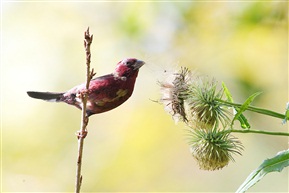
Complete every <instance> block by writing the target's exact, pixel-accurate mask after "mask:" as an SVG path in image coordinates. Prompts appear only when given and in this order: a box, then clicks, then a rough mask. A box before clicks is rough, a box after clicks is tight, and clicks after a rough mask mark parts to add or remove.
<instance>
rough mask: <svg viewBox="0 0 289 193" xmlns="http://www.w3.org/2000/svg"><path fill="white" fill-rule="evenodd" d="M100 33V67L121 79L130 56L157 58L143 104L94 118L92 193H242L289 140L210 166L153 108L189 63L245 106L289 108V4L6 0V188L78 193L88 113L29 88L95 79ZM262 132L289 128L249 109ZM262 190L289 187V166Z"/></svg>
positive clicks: (256, 146) (88, 169)
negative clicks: (83, 121) (86, 39)
mask: <svg viewBox="0 0 289 193" xmlns="http://www.w3.org/2000/svg"><path fill="white" fill-rule="evenodd" d="M88 26H89V27H90V32H91V33H92V34H93V35H94V40H93V43H92V50H91V51H92V64H91V65H92V67H93V68H94V69H95V71H96V72H97V75H96V76H100V75H103V74H106V73H110V72H112V71H113V70H114V67H115V64H116V63H117V62H118V61H119V60H121V59H123V58H126V57H136V58H138V59H141V60H144V61H146V63H147V64H146V65H145V66H143V67H142V68H141V70H140V73H139V77H138V79H137V82H136V87H135V91H134V93H133V95H132V97H131V98H130V99H129V100H128V101H127V102H126V103H124V104H123V105H122V106H120V107H118V108H117V109H115V110H113V111H110V112H107V113H104V114H100V115H94V116H92V117H91V118H90V122H89V126H88V130H89V133H88V136H87V138H86V139H85V147H84V157H83V170H82V174H83V185H82V191H84V192H85V191H87V192H96V191H99V192H108V191H115V192H126V191H133V192H136V191H142V192H160V191H163V192H182V191H186V192H225V191H227V192H233V191H235V190H237V188H238V187H239V185H241V183H242V182H243V181H244V180H245V179H246V177H247V176H248V175H249V173H250V172H251V171H252V170H254V169H255V168H257V167H258V166H259V165H260V164H261V162H262V161H263V160H264V159H266V158H269V157H273V156H274V155H275V154H276V153H277V152H278V151H281V150H284V149H287V148H288V138H286V137H278V136H264V135H257V134H235V136H237V137H238V138H239V139H240V140H241V141H242V143H243V145H244V146H245V150H244V151H243V155H242V156H235V162H231V163H230V164H229V165H228V166H227V167H225V168H223V169H222V170H219V171H214V172H209V171H202V170H199V168H198V165H197V163H196V161H195V160H194V159H193V158H192V156H191V155H190V152H189V146H188V145H187V143H186V140H185V132H184V130H183V129H184V128H185V125H184V124H182V123H179V124H177V125H176V124H175V123H174V122H173V120H172V118H171V117H170V116H169V115H168V114H167V113H166V112H165V111H164V110H163V106H162V105H159V104H157V103H154V102H152V101H151V100H157V99H159V98H160V93H159V86H158V84H157V81H159V80H162V79H163V78H164V75H163V74H164V73H163V72H164V71H165V70H166V71H170V70H177V69H178V66H187V67H189V68H190V69H191V70H193V71H196V72H197V73H199V74H202V75H207V76H209V77H212V78H213V77H214V78H215V79H216V80H218V81H219V83H221V82H222V81H224V82H225V83H226V85H227V86H228V88H229V89H230V91H231V92H232V94H233V97H234V99H235V101H236V102H239V103H242V102H243V101H244V100H245V99H246V97H248V96H249V95H251V94H253V93H254V92H257V91H262V92H263V94H262V95H261V96H259V97H258V99H256V101H254V105H255V106H259V107H263V108H267V109H271V110H274V111H278V112H281V113H282V112H284V110H285V105H286V102H287V101H288V3H287V2H276V1H267V2H259V3H258V2H242V1H239V2H233V1H222V2H217V1H216V2H213V1H212V2H209V1H208V2H201V1H200V2H179V3H178V2H158V3H153V2H130V3H125V2H74V3H73V2H43V3H42V2H30V3H29V2H22V3H21V2H7V1H6V2H2V29H1V32H2V40H1V44H2V53H1V111H2V114H1V118H2V119H1V130H2V160H1V161H2V168H1V169H2V191H4V192H12V191H14V192H15V191H18V192H20V191H21V192H24V191H25V192H31V191H36V192H55V191H58V192H64V191H67V192H71V191H73V190H74V181H75V170H76V157H77V155H76V154H77V140H76V136H75V133H76V131H77V130H78V129H79V127H80V114H81V113H80V111H79V110H78V109H76V108H74V107H71V106H68V105H65V104H56V103H46V102H43V101H40V100H34V99H31V98H29V97H28V96H27V94H26V91H28V90H35V91H65V90H68V89H70V88H71V87H72V86H74V85H77V84H79V83H81V82H84V80H85V53H84V49H83V33H84V31H85V30H86V28H87V27H88ZM246 115H247V117H248V119H249V121H250V122H251V125H252V129H264V130H269V131H283V132H286V131H287V125H281V120H277V119H273V118H270V117H266V116H262V115H256V114H252V113H246ZM250 191H254V192H256V191H261V192H263V191H270V192H287V191H288V169H285V170H284V171H283V172H282V173H272V174H269V175H267V176H265V178H264V179H263V180H261V181H260V182H259V183H258V184H257V185H256V186H254V187H253V188H252V189H250Z"/></svg>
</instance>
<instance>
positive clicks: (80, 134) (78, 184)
mask: <svg viewBox="0 0 289 193" xmlns="http://www.w3.org/2000/svg"><path fill="white" fill-rule="evenodd" d="M92 38H93V35H90V34H89V28H87V30H86V31H85V33H84V48H85V54H86V91H85V92H83V93H80V96H79V97H80V98H81V100H82V115H81V128H80V131H78V132H77V138H78V157H77V168H76V182H75V192H76V193H79V192H80V187H81V182H82V175H81V165H82V154H83V143H84V138H85V137H86V135H87V129H86V127H87V124H88V120H89V119H88V117H87V116H86V103H87V97H88V89H89V83H90V80H91V79H92V77H93V76H94V75H95V73H94V72H93V69H92V70H91V71H90V57H91V53H90V45H91V43H92Z"/></svg>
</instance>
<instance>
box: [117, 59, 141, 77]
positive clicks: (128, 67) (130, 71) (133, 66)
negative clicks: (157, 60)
mask: <svg viewBox="0 0 289 193" xmlns="http://www.w3.org/2000/svg"><path fill="white" fill-rule="evenodd" d="M144 64H145V62H144V61H141V60H138V59H135V58H127V59H124V60H121V61H119V62H118V63H117V65H116V68H115V74H116V75H117V76H125V77H129V76H134V75H137V73H138V70H139V69H140V67H142V66H143V65H144Z"/></svg>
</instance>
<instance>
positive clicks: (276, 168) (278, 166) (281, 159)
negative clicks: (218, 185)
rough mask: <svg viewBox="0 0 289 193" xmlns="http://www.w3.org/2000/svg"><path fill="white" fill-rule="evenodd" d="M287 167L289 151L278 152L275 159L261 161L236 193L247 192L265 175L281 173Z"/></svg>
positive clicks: (288, 164)
mask: <svg viewBox="0 0 289 193" xmlns="http://www.w3.org/2000/svg"><path fill="white" fill-rule="evenodd" d="M287 166H289V149H288V150H284V151H281V152H278V153H277V155H276V156H275V157H273V158H271V159H266V160H265V161H263V163H262V164H261V165H260V166H259V167H258V168H257V169H256V170H254V171H253V172H252V173H251V174H250V175H249V176H248V177H247V179H246V180H245V181H244V182H243V184H242V185H241V186H240V187H239V189H238V190H237V191H236V193H241V192H245V191H247V190H248V189H249V188H250V187H252V186H253V185H255V184H256V183H257V182H258V181H259V180H261V179H262V178H263V177H264V176H265V175H266V174H268V173H270V172H281V171H282V170H283V168H284V167H287Z"/></svg>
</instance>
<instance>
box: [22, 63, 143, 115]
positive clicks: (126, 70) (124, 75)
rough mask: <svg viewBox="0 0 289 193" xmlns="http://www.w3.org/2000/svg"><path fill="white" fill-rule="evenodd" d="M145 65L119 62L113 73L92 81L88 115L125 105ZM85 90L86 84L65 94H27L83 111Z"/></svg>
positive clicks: (29, 92) (89, 90)
mask: <svg viewBox="0 0 289 193" xmlns="http://www.w3.org/2000/svg"><path fill="white" fill-rule="evenodd" d="M144 64H145V63H144V62H143V61H141V60H137V59H135V58H128V59H124V60H122V61H120V62H118V64H117V65H116V68H115V71H114V72H113V73H111V74H107V75H104V76H100V77H97V78H94V79H92V80H91V81H90V85H89V89H88V99H87V105H86V106H87V108H86V115H87V116H91V115H93V114H98V113H103V112H106V111H109V110H111V109H114V108H116V107H118V106H119V105H121V104H122V103H124V102H125V101H126V100H127V99H128V98H129V97H130V96H131V95H132V93H133V89H134V84H135V81H136V77H137V75H138V71H139V68H140V67H141V66H142V65H144ZM85 90H86V86H85V83H84V84H81V85H78V86H75V87H73V88H72V89H70V90H68V91H67V92H63V93H54V92H34V91H28V92H27V94H28V95H29V96H30V97H32V98H36V99H43V100H46V101H52V102H65V103H67V104H69V105H73V106H76V107H77V108H79V109H81V108H82V100H81V99H80V98H79V94H80V93H81V92H83V91H85Z"/></svg>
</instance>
